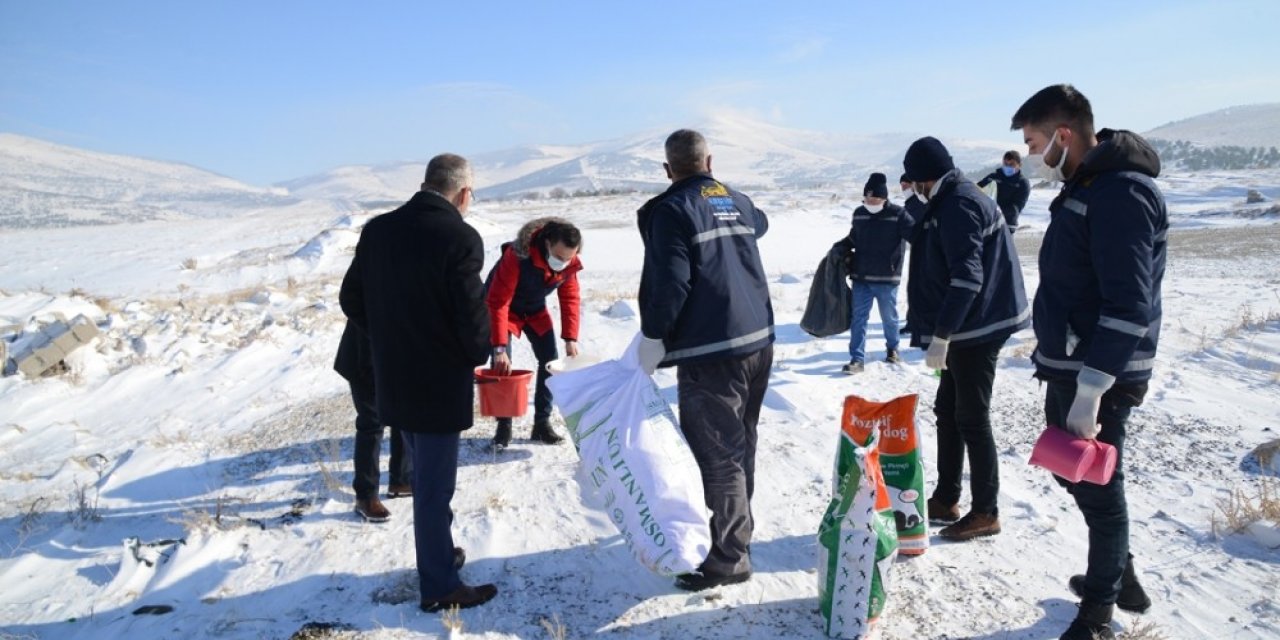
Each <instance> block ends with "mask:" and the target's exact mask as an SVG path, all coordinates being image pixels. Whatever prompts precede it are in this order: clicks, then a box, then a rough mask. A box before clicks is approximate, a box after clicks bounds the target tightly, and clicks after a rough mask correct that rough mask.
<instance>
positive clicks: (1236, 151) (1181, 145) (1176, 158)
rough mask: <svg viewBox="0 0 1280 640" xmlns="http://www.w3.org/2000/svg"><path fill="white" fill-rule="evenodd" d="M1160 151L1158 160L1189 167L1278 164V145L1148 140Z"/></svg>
mask: <svg viewBox="0 0 1280 640" xmlns="http://www.w3.org/2000/svg"><path fill="white" fill-rule="evenodd" d="M1150 142H1151V146H1153V147H1155V149H1156V153H1158V154H1160V163H1161V164H1163V165H1165V166H1169V167H1178V168H1181V169H1186V170H1189V171H1204V170H1213V169H1220V170H1238V169H1274V168H1276V167H1280V149H1276V148H1275V147H1270V148H1268V147H1237V146H1234V145H1226V146H1216V147H1206V146H1201V145H1197V144H1195V143H1193V142H1189V141H1187V140H1158V139H1156V140H1151V141H1150Z"/></svg>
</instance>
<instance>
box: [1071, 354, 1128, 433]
mask: <svg viewBox="0 0 1280 640" xmlns="http://www.w3.org/2000/svg"><path fill="white" fill-rule="evenodd" d="M1115 382H1116V377H1115V376H1113V375H1108V374H1105V373H1103V372H1101V371H1098V370H1097V369H1091V368H1089V367H1085V368H1083V369H1081V370H1080V375H1078V376H1076V399H1075V400H1073V401H1072V402H1071V409H1070V410H1069V411H1067V423H1066V424H1064V425H1062V428H1064V429H1066V430H1067V431H1070V432H1071V433H1073V434H1075V436H1076V437H1077V438H1084V439H1085V440H1093V439H1094V438H1096V437H1098V431H1100V430H1101V427H1099V426H1098V409H1099V408H1100V407H1101V406H1102V394H1104V393H1106V392H1107V389H1110V388H1111V385H1113V384H1115Z"/></svg>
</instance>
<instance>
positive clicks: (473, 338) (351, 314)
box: [338, 153, 498, 611]
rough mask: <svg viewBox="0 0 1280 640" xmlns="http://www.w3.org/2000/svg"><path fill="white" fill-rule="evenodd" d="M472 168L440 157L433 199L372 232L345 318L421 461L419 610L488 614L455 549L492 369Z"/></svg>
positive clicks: (363, 246)
mask: <svg viewBox="0 0 1280 640" xmlns="http://www.w3.org/2000/svg"><path fill="white" fill-rule="evenodd" d="M471 185H472V174H471V166H470V164H469V163H468V162H467V160H466V158H463V157H461V156H457V155H453V154H449V153H446V154H441V155H438V156H436V157H434V158H432V159H431V162H430V163H428V164H427V174H426V179H425V180H424V181H423V183H422V189H421V190H420V191H419V192H418V193H416V194H414V196H413V198H412V199H410V200H409V201H408V202H406V203H405V204H404V205H403V206H401V207H400V208H399V209H396V210H395V211H392V212H390V213H386V214H383V215H380V216H377V217H375V218H373V219H372V220H370V221H369V222H368V223H367V224H365V226H364V229H362V230H361V231H360V240H359V242H358V243H357V244H356V255H355V257H354V258H353V259H352V260H351V266H350V267H349V268H348V269H347V274H346V276H344V277H343V279H342V289H341V291H340V292H339V294H338V299H339V302H340V303H341V305H342V312H343V313H345V314H346V315H347V318H348V319H349V320H350V321H351V322H353V323H354V324H355V325H356V326H357V327H359V328H360V330H361V331H363V332H364V333H365V335H367V336H368V337H369V347H370V351H371V354H372V360H373V380H374V388H375V390H376V396H377V404H378V416H379V417H381V419H382V421H383V422H385V423H386V424H389V425H392V426H394V427H398V428H399V429H400V430H401V431H402V432H403V433H404V436H405V445H406V448H407V449H408V451H409V455H410V456H411V457H412V458H413V539H414V547H415V551H416V552H417V561H418V589H419V594H420V597H421V599H420V600H419V603H418V606H419V607H420V608H421V609H422V610H424V611H440V610H444V609H449V608H452V607H458V608H463V609H465V608H467V607H474V606H476V605H480V604H484V603H486V602H488V601H489V600H491V599H493V597H494V596H496V595H497V594H498V588H497V587H496V586H494V585H492V584H484V585H479V586H470V585H467V584H465V583H463V582H462V579H461V578H460V577H459V576H458V569H459V567H461V566H462V563H463V561H464V560H465V554H464V553H463V552H462V550H461V549H459V548H456V547H454V546H453V532H452V527H453V509H452V508H450V502H452V500H453V493H454V489H455V488H456V486H457V480H458V444H459V440H460V434H461V432H462V431H465V430H467V429H470V428H471V425H472V421H473V413H472V408H473V405H474V403H475V384H474V380H475V368H476V367H478V366H480V365H482V364H484V363H485V361H486V360H487V359H488V357H489V314H488V313H487V312H486V310H485V306H484V285H483V283H482V282H481V281H480V269H482V268H483V267H484V242H483V241H481V239H480V234H479V233H477V232H476V230H475V229H474V228H472V227H471V225H469V224H467V223H466V222H464V221H463V219H462V218H463V216H465V215H466V213H467V209H468V208H469V207H470V206H471V201H472V199H473V197H474V196H473V195H472V193H471V189H472V186H471Z"/></svg>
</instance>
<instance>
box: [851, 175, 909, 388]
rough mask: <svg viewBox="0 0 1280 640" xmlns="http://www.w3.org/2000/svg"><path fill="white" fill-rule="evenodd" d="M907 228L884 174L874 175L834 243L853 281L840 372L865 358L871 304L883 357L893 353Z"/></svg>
mask: <svg viewBox="0 0 1280 640" xmlns="http://www.w3.org/2000/svg"><path fill="white" fill-rule="evenodd" d="M910 231H911V218H910V217H908V216H907V213H906V211H905V210H904V209H903V208H902V207H900V206H898V205H896V204H893V203H892V202H889V184H888V178H886V177H885V175H884V174H883V173H873V174H871V177H870V178H869V179H868V180H867V183H866V185H865V186H864V187H863V189H862V205H861V206H859V207H858V208H857V209H855V210H854V212H853V222H852V223H851V224H850V227H849V233H848V235H846V236H845V237H844V238H843V239H841V240H840V241H838V242H836V247H837V248H838V250H839V251H841V252H843V253H844V254H845V255H846V256H847V257H846V259H845V263H846V265H847V266H848V268H847V271H848V273H849V275H850V277H851V278H852V280H853V298H852V313H851V315H850V320H849V364H846V365H845V366H844V369H843V370H844V372H845V373H859V372H861V371H862V370H863V366H864V362H865V361H866V355H867V354H866V346H867V320H869V319H870V318H871V305H872V303H873V302H874V303H875V304H876V305H877V306H879V307H880V325H881V326H882V327H884V343H885V357H884V361H885V362H888V363H897V362H901V361H902V360H901V359H900V358H899V357H898V283H899V282H901V281H902V259H903V255H904V254H905V252H906V245H907V243H906V240H905V238H906V237H907V236H908V235H909V234H910Z"/></svg>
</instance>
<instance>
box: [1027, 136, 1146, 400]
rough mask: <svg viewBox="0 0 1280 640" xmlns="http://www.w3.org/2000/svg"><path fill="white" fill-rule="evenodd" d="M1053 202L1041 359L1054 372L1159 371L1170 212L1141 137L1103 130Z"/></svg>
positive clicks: (1129, 376) (1043, 372)
mask: <svg viewBox="0 0 1280 640" xmlns="http://www.w3.org/2000/svg"><path fill="white" fill-rule="evenodd" d="M1098 141H1099V143H1100V144H1099V145H1098V146H1097V147H1094V148H1093V149H1092V150H1091V151H1089V153H1088V154H1087V155H1085V157H1084V160H1083V162H1082V163H1081V164H1080V166H1079V167H1078V168H1077V169H1076V171H1075V174H1073V175H1072V176H1071V178H1070V179H1069V180H1067V182H1066V183H1065V184H1064V185H1063V187H1062V192H1061V193H1059V194H1058V196H1057V197H1056V198H1054V200H1053V202H1052V203H1050V205H1049V228H1048V229H1047V230H1046V231H1045V235H1044V241H1043V243H1042V244H1041V246H1040V288H1039V289H1038V290H1037V291H1036V299H1035V332H1036V340H1037V341H1038V344H1037V346H1036V350H1035V353H1033V354H1032V360H1033V361H1034V362H1035V365H1036V373H1037V375H1038V376H1040V377H1042V378H1048V379H1059V380H1062V379H1071V380H1074V379H1076V377H1077V375H1078V374H1079V373H1080V371H1081V370H1082V369H1083V368H1086V367H1087V368H1089V369H1093V370H1096V371H1101V372H1103V373H1105V374H1108V375H1110V376H1115V378H1116V382H1117V383H1131V382H1143V381H1146V380H1148V379H1150V377H1151V368H1152V365H1153V364H1154V362H1155V355H1156V345H1157V343H1158V341H1159V337H1160V321H1161V299H1160V286H1161V281H1162V280H1163V279H1164V270H1165V257H1166V234H1167V233H1168V230H1169V214H1168V211H1167V210H1166V208H1165V202H1164V196H1163V195H1162V194H1161V193H1160V189H1159V187H1157V186H1156V183H1155V180H1154V178H1155V177H1157V176H1159V175H1160V158H1159V157H1158V156H1157V155H1156V152H1155V150H1154V149H1153V148H1152V147H1151V145H1149V144H1147V141H1146V140H1143V139H1142V137H1141V136H1139V135H1138V134H1136V133H1131V132H1129V131H1112V130H1110V129H1103V130H1102V131H1099V132H1098Z"/></svg>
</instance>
